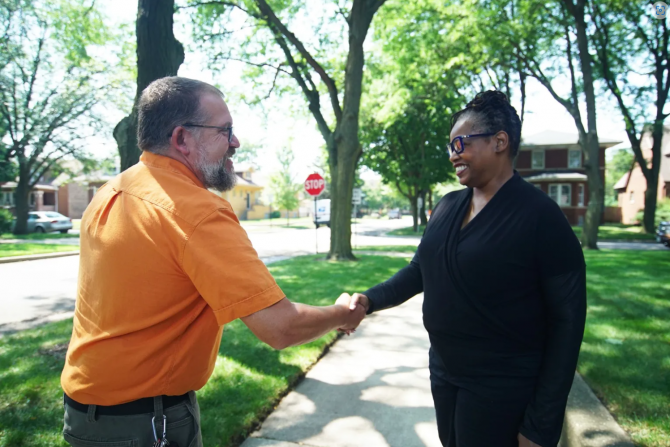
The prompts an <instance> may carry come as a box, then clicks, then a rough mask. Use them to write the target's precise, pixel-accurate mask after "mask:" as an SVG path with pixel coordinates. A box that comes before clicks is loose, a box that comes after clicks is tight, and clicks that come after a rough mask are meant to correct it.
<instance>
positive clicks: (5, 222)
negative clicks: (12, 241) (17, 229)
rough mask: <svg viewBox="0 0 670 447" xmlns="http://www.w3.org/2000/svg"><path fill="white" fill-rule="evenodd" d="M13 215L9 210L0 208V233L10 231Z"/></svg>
mask: <svg viewBox="0 0 670 447" xmlns="http://www.w3.org/2000/svg"><path fill="white" fill-rule="evenodd" d="M13 219H14V216H13V215H12V213H10V212H9V210H5V209H0V234H2V233H9V232H10V231H12V220H13Z"/></svg>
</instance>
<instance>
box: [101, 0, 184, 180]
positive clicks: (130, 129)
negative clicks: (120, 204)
mask: <svg viewBox="0 0 670 447" xmlns="http://www.w3.org/2000/svg"><path fill="white" fill-rule="evenodd" d="M173 14H174V0H139V2H138V5H137V23H136V28H135V29H136V34H137V92H136V93H135V102H134V105H133V110H132V111H131V113H130V115H129V116H127V117H125V118H123V119H122V120H121V121H120V122H119V123H118V124H117V125H116V127H115V128H114V139H115V140H116V144H117V145H118V147H119V155H120V156H121V170H122V171H125V170H126V169H128V168H129V167H131V166H133V165H134V164H135V163H137V162H138V161H139V159H140V150H139V148H138V147H137V102H138V101H139V98H140V96H141V95H142V91H143V90H144V89H145V88H146V87H147V86H148V85H149V84H151V83H152V82H153V81H155V80H156V79H160V78H162V77H165V76H176V75H177V70H179V66H180V65H181V64H182V62H184V47H183V46H182V45H181V43H179V41H178V40H177V39H175V37H174V33H173V30H172V25H173V22H174V18H173Z"/></svg>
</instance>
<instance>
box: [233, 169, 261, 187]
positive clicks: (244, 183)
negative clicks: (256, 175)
mask: <svg viewBox="0 0 670 447" xmlns="http://www.w3.org/2000/svg"><path fill="white" fill-rule="evenodd" d="M236 174H237V185H239V186H249V187H252V188H258V189H262V188H263V187H262V186H261V185H257V184H255V183H254V182H252V181H251V180H249V179H245V178H244V177H242V176H241V175H240V173H236Z"/></svg>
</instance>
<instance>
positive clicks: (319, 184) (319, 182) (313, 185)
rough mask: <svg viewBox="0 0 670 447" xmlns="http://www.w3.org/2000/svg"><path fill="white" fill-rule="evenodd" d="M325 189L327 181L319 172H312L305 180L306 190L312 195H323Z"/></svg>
mask: <svg viewBox="0 0 670 447" xmlns="http://www.w3.org/2000/svg"><path fill="white" fill-rule="evenodd" d="M324 189H326V181H325V180H324V179H323V177H321V176H320V175H319V174H316V173H315V174H310V175H309V176H308V177H307V180H305V191H307V194H309V195H310V196H314V197H316V196H318V195H321V193H322V192H323V190H324Z"/></svg>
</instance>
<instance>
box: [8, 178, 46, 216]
mask: <svg viewBox="0 0 670 447" xmlns="http://www.w3.org/2000/svg"><path fill="white" fill-rule="evenodd" d="M16 186H17V185H16V182H4V183H0V208H4V209H8V210H9V211H11V212H12V213H14V212H15V209H16V206H15V203H14V190H15V189H16ZM28 205H29V210H30V211H58V187H57V186H53V185H47V184H42V183H38V184H37V185H35V186H34V187H33V189H32V191H31V192H30V198H29V202H28Z"/></svg>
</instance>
